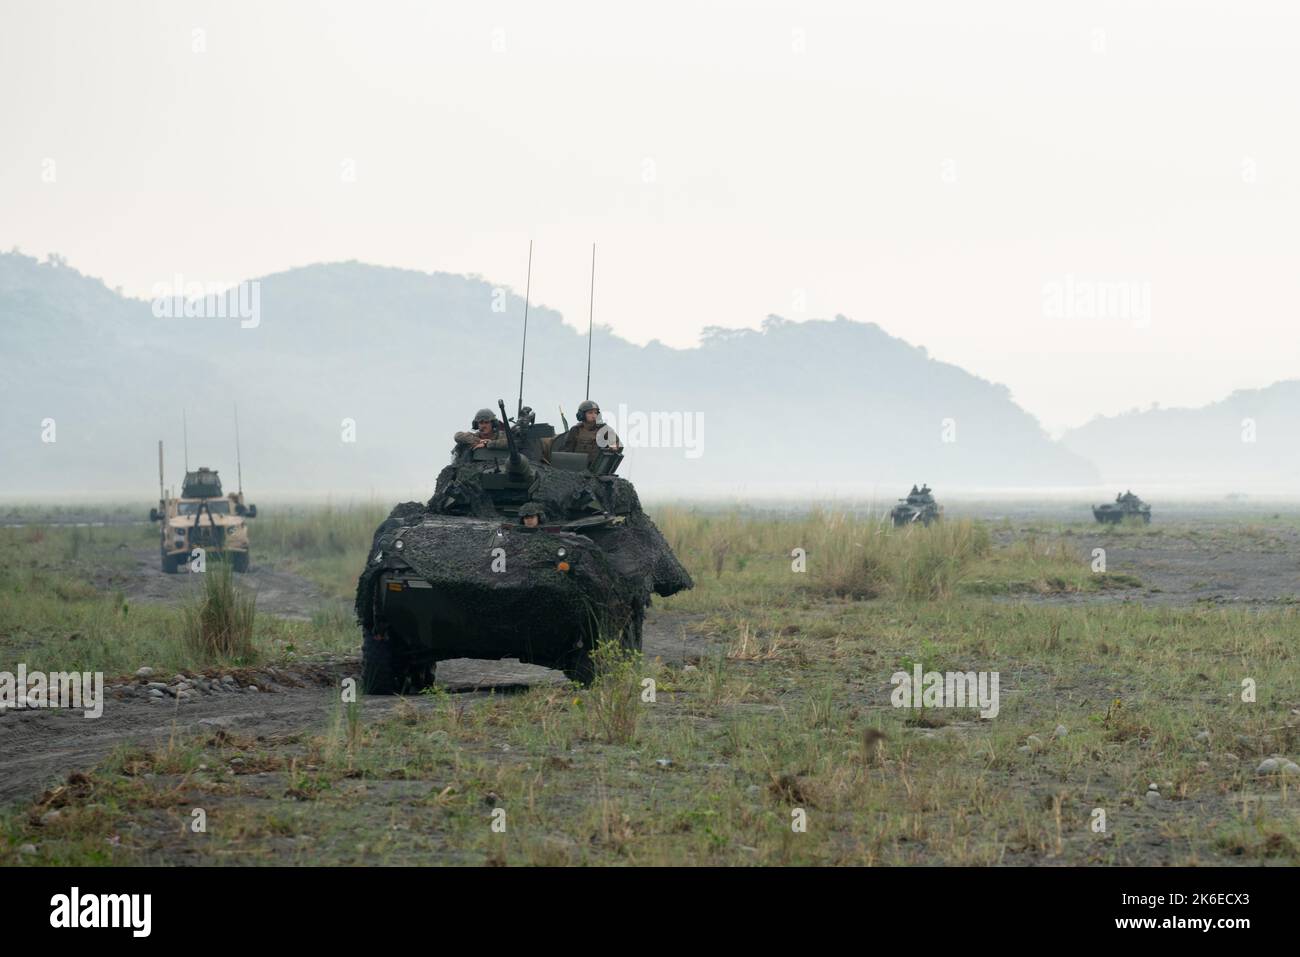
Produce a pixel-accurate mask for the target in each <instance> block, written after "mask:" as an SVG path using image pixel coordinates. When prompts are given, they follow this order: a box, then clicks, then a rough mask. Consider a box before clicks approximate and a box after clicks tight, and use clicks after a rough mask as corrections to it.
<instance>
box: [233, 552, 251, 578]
mask: <svg viewBox="0 0 1300 957" xmlns="http://www.w3.org/2000/svg"><path fill="white" fill-rule="evenodd" d="M230 564H231V567H232V568H234V570H235V571H237V572H240V573H241V574H242V573H243V572H246V571H248V552H235V553H234V555H233V556H232V561H231V563H230Z"/></svg>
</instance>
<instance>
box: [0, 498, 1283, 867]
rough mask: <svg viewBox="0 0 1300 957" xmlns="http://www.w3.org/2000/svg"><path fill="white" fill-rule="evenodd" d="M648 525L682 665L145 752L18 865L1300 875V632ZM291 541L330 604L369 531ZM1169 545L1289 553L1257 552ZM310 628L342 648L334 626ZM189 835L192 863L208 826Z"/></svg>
mask: <svg viewBox="0 0 1300 957" xmlns="http://www.w3.org/2000/svg"><path fill="white" fill-rule="evenodd" d="M328 514H329V513H327V515H328ZM379 517H382V516H379ZM654 517H655V519H656V521H657V522H658V523H659V524H660V527H661V528H662V530H663V531H664V533H665V535H667V536H668V538H669V540H670V542H671V543H672V544H673V546H674V548H675V549H677V551H678V554H679V555H680V556H681V557H682V559H683V560H684V562H685V563H686V564H687V567H688V568H689V570H690V571H691V573H692V575H693V576H695V578H696V582H697V588H696V590H695V591H694V592H688V593H685V594H683V595H679V596H675V597H673V598H671V599H668V600H665V601H660V602H656V606H655V611H654V614H655V615H660V616H666V617H665V618H664V620H666V621H669V622H672V623H676V626H678V627H682V628H687V629H691V630H693V631H695V632H696V633H697V634H698V636H699V637H701V638H703V639H704V642H705V643H704V647H705V649H706V650H704V651H701V652H699V653H698V654H696V655H694V656H693V657H692V658H690V659H689V660H688V661H687V662H683V663H677V664H665V663H664V662H662V661H657V660H654V658H653V657H650V656H645V657H642V656H618V660H616V661H610V662H607V663H606V664H607V667H606V669H605V672H604V674H603V676H602V677H601V679H600V680H598V681H597V683H596V684H595V685H594V686H593V687H592V688H590V689H585V690H583V689H577V688H574V687H572V686H559V687H556V686H549V687H538V688H533V689H530V690H526V691H523V692H521V693H518V694H501V695H492V696H488V697H483V698H470V697H468V696H463V695H452V694H447V693H446V692H445V691H437V690H435V691H434V692H432V693H430V694H427V695H422V696H419V697H418V698H416V699H412V700H409V701H405V702H401V703H399V704H397V705H396V706H392V707H383V708H382V709H381V707H380V703H379V702H376V701H375V700H373V699H365V700H363V702H362V703H361V704H360V705H345V704H342V703H340V704H338V705H336V706H334V707H335V710H333V711H332V712H331V713H330V714H329V715H328V717H327V719H326V720H325V721H324V722H323V724H322V726H321V727H318V728H314V729H308V730H306V731H304V732H303V733H302V734H300V735H293V736H289V737H287V738H283V739H277V740H274V741H257V740H255V739H252V738H243V737H240V736H238V735H231V734H229V733H226V732H221V733H218V734H216V735H210V736H199V737H178V738H177V739H175V740H173V741H172V742H170V743H169V744H168V745H166V746H164V747H162V748H158V749H139V748H133V749H126V750H124V751H122V752H121V753H119V754H118V755H116V756H115V757H114V759H113V760H111V761H109V762H108V763H107V764H106V765H104V766H103V767H101V768H100V769H97V770H96V771H94V772H93V773H91V774H89V775H85V776H77V777H75V778H74V779H73V780H71V781H69V783H68V784H67V785H65V786H64V788H63V789H62V790H59V791H56V792H54V793H53V794H52V795H50V796H48V797H47V798H46V799H44V800H42V801H40V802H37V803H36V804H35V805H32V806H28V807H24V808H19V809H14V810H12V811H10V812H8V813H6V814H3V815H0V864H7V863H17V862H19V861H22V862H24V863H40V864H49V863H64V864H98V863H115V864H148V863H182V862H183V863H212V864H217V863H223V864H224V863H260V862H277V863H312V864H330V863H392V864H402V863H409V864H416V863H427V862H428V861H430V860H434V861H438V862H440V863H464V864H482V863H521V864H574V863H586V864H619V863H633V864H670V863H686V864H728V865H735V864H921V865H924V864H957V865H988V864H1052V863H1066V864H1143V865H1146V864H1162V865H1189V864H1190V865H1195V864H1222V863H1247V864H1285V865H1295V864H1298V863H1300V813H1297V812H1300V799H1298V798H1297V795H1296V793H1295V792H1296V788H1297V787H1300V782H1294V781H1288V780H1287V779H1284V778H1280V779H1261V778H1257V777H1255V775H1254V773H1253V772H1254V768H1255V766H1256V765H1257V764H1258V762H1259V760H1261V759H1262V758H1263V757H1266V756H1268V755H1271V754H1275V753H1276V754H1283V755H1288V756H1290V757H1291V758H1292V759H1293V760H1294V759H1295V758H1296V756H1297V753H1298V752H1300V715H1297V714H1296V713H1295V709H1300V667H1298V665H1300V662H1298V661H1297V655H1300V609H1297V608H1296V607H1294V606H1280V607H1271V608H1255V609H1247V608H1235V607H1234V608H1223V607H1203V606H1192V607H1166V606H1152V605H1144V604H1140V603H1137V602H1122V603H1116V602H1109V601H1104V602H1096V603H1080V604H1071V605H1057V604H1051V603H1045V602H1039V601H1037V597H1038V596H1039V595H1044V594H1046V595H1052V594H1058V593H1078V594H1087V593H1091V592H1096V591H1099V590H1106V589H1110V588H1119V589H1123V590H1128V589H1131V588H1133V587H1134V586H1135V585H1137V584H1139V583H1137V582H1135V581H1134V580H1130V579H1126V578H1123V577H1121V576H1115V575H1106V576H1103V575H1096V574H1094V573H1093V572H1092V571H1091V568H1090V560H1089V558H1088V553H1089V548H1090V547H1091V544H1092V543H1093V542H1094V541H1095V540H1096V539H1097V536H1098V532H1097V530H1096V529H1093V528H1087V529H1086V531H1085V526H1083V525H1082V523H1080V524H1079V525H1077V526H1068V525H1067V526H1062V527H1061V528H1059V529H1055V530H1053V529H1049V528H1041V529H1037V530H1035V531H1032V532H1028V533H1022V532H1017V533H1015V534H1014V535H1011V534H1010V531H1011V530H1010V529H1008V528H1006V527H1001V526H998V525H989V524H987V523H981V522H974V521H968V520H967V521H963V520H955V521H947V522H944V523H942V524H940V525H936V526H933V527H931V528H929V529H924V528H921V529H915V528H913V529H906V530H898V531H895V530H893V529H892V528H887V527H884V526H882V525H879V524H878V523H874V522H871V521H869V520H864V519H858V518H852V517H844V516H836V515H832V514H829V513H822V514H815V515H809V516H804V517H798V518H789V519H779V520H778V519H759V518H755V517H752V516H745V515H741V514H736V513H721V514H718V513H714V514H702V513H692V512H689V511H685V510H664V511H661V512H658V513H656V514H655V515H654ZM372 518H374V519H375V521H378V518H376V516H375V515H373V514H372V515H367V516H366V518H365V521H366V522H369V521H370V519H372ZM259 521H260V520H259ZM296 521H299V519H294V518H292V517H289V516H285V517H283V518H281V519H278V526H277V527H276V528H272V529H271V530H270V531H269V532H267V533H266V534H267V539H268V540H267V542H266V543H265V548H266V552H265V554H267V555H270V556H277V555H282V556H283V558H282V559H281V558H275V559H268V560H275V561H277V563H278V562H279V561H281V560H283V561H286V562H292V563H294V567H298V568H300V569H304V570H307V569H314V572H313V574H316V575H320V576H321V578H320V579H319V580H321V581H327V580H329V578H330V575H331V574H332V572H331V571H330V569H331V568H334V567H337V568H339V569H343V568H345V567H346V568H350V569H352V571H351V572H350V574H355V569H356V568H359V567H360V565H361V562H362V560H363V558H364V550H365V548H366V547H367V546H368V544H369V530H367V531H366V532H365V534H364V535H362V534H361V530H360V529H361V526H362V524H363V523H362V522H361V520H360V519H356V520H355V525H354V526H353V527H352V531H346V529H347V528H348V527H349V524H348V523H349V522H353V520H352V519H349V520H348V521H347V522H340V521H338V520H337V516H335V517H321V516H308V515H305V516H303V517H302V519H301V521H302V522H303V523H304V524H305V526H306V527H304V528H301V529H297V528H295V527H294V523H295V522H296ZM331 524H338V525H339V526H340V528H339V529H336V530H335V531H334V534H332V535H331V534H330V530H329V526H330V525H331ZM259 527H265V526H255V527H254V536H255V537H254V548H255V549H256V548H258V547H259V544H258V542H259V540H258V538H257V537H256V535H257V531H258V528H259ZM272 533H273V534H272ZM1103 534H1108V535H1109V534H1120V535H1126V536H1155V535H1156V534H1157V532H1156V531H1153V530H1151V529H1145V528H1144V529H1139V530H1132V531H1131V530H1129V529H1120V530H1118V531H1110V530H1106V531H1105V532H1104V533H1103ZM1160 534H1163V535H1175V534H1176V535H1179V536H1186V535H1195V534H1204V535H1205V536H1206V538H1207V540H1211V541H1214V540H1219V539H1217V538H1215V536H1222V537H1223V540H1230V541H1232V542H1233V543H1235V544H1236V545H1238V546H1246V547H1255V546H1258V547H1273V546H1272V545H1271V544H1270V543H1271V542H1273V541H1275V536H1274V535H1273V534H1272V533H1271V532H1270V530H1268V529H1259V530H1249V527H1248V526H1242V527H1238V528H1236V529H1217V530H1212V531H1208V532H1198V531H1197V529H1195V528H1178V529H1172V528H1166V529H1163V530H1160ZM110 543H111V540H110ZM20 544H21V543H20ZM105 544H106V542H105V541H101V540H100V537H99V536H98V535H97V536H96V538H95V539H94V540H93V541H82V542H80V544H78V545H77V546H76V547H77V549H78V553H77V555H76V556H75V557H72V558H69V557H68V552H69V550H70V549H71V547H72V546H71V544H70V542H69V541H67V540H56V539H55V538H53V537H51V538H49V539H47V540H45V541H42V542H38V543H31V545H30V549H31V550H25V549H26V548H27V546H24V547H23V548H19V549H16V550H15V549H4V550H0V555H3V556H6V557H4V558H0V562H2V563H3V564H0V586H2V587H4V588H5V589H6V591H5V592H4V594H5V595H6V597H7V596H8V591H7V589H8V588H9V586H10V585H12V584H13V582H15V581H16V582H20V583H23V582H29V580H30V574H29V572H30V569H27V568H26V566H24V567H22V568H18V567H11V565H13V564H14V562H15V559H14V557H13V556H14V555H18V556H25V557H24V558H23V560H24V561H35V562H38V563H39V562H40V561H49V562H51V563H53V564H55V565H58V566H59V567H68V565H67V563H69V562H72V563H78V562H84V561H87V560H88V556H91V557H93V556H94V555H96V554H98V550H100V549H101V548H102V547H103V546H105ZM795 548H802V549H804V553H805V557H806V566H805V570H804V571H796V570H795V567H794V566H793V565H792V563H794V562H795V561H796V559H795V557H794V556H791V554H790V553H791V551H792V550H793V549H795ZM350 563H352V564H350ZM77 580H78V578H77V576H75V575H70V576H67V577H66V579H64V582H63V587H64V588H65V589H66V590H67V593H66V594H65V595H64V596H63V597H58V596H57V595H56V594H55V593H54V591H53V586H52V585H50V586H48V588H47V586H45V585H42V586H40V587H41V589H42V591H41V595H42V596H43V597H42V598H41V601H42V602H47V604H42V605H40V606H39V607H38V606H36V605H30V606H25V608H26V613H27V616H26V617H25V616H22V615H16V614H14V613H12V612H11V610H10V609H9V608H8V607H7V606H8V603H6V605H5V608H4V611H3V612H0V614H3V615H4V616H6V617H4V618H2V619H0V621H2V622H3V633H4V635H5V640H6V642H7V641H9V640H10V639H12V637H13V635H14V634H15V633H16V632H15V629H18V628H22V629H27V630H28V631H31V630H33V629H34V628H37V627H41V628H44V627H45V625H40V626H38V625H36V624H35V623H36V622H40V621H43V619H41V618H40V617H39V615H42V614H50V613H52V612H53V609H54V608H55V606H58V607H61V608H64V609H70V608H80V609H83V610H85V609H88V608H91V607H95V608H98V607H99V606H100V604H101V603H104V606H103V607H104V608H105V609H108V610H110V611H111V609H112V607H113V605H112V603H113V597H112V596H111V595H108V596H103V595H99V596H97V595H96V594H93V593H92V592H93V590H92V591H87V590H86V589H84V588H79V587H78V586H77V585H76V582H77ZM335 581H336V585H337V587H339V588H340V589H341V588H342V587H343V585H344V584H346V581H345V579H344V578H343V576H342V575H341V574H340V575H339V576H338V577H337V578H336V579H335ZM855 594H859V595H860V594H873V595H874V596H875V597H873V598H871V599H870V600H867V601H862V600H854V599H853V598H852V597H851V596H853V595H855ZM1009 599H1010V600H1009ZM24 600H35V599H34V598H33V597H32V596H30V595H29V596H28V598H27V599H24ZM137 611H138V609H137V608H136V607H135V606H134V605H132V606H131V608H130V611H129V613H126V614H125V615H124V614H123V613H121V612H120V611H119V612H117V613H116V614H117V615H118V617H119V618H120V617H127V618H129V619H130V620H131V621H132V622H134V621H135V620H136V618H135V616H136V615H137ZM65 613H67V612H65ZM101 613H105V614H106V613H107V612H103V611H102V610H101ZM111 617H112V616H111V615H110V618H111ZM113 620H114V622H115V623H114V624H112V625H111V626H105V627H106V628H109V631H110V633H111V634H116V635H119V636H121V635H125V634H126V633H127V631H128V630H129V629H128V628H127V627H126V626H123V625H122V623H121V622H120V621H117V620H116V619H113ZM264 627H268V626H267V624H266V623H265V622H263V620H262V616H260V615H259V616H258V621H257V625H256V628H255V631H259V630H260V629H262V628H264ZM302 627H303V628H304V629H306V630H308V631H312V632H319V631H329V630H331V629H334V628H343V627H344V623H343V622H341V621H340V620H338V619H337V618H335V617H333V616H332V613H327V612H322V613H321V615H320V617H319V620H318V621H317V622H313V623H312V624H310V625H306V624H304V625H302ZM266 639H267V634H266V633H264V632H263V633H261V634H260V637H258V638H257V641H258V642H259V643H260V644H261V645H262V646H263V647H265V646H266ZM177 647H179V643H178V642H177ZM915 664H920V665H921V666H922V667H923V669H925V670H938V671H996V672H997V673H998V674H999V676H1000V696H1001V700H1000V712H999V714H998V716H997V717H996V718H994V719H992V720H982V719H980V718H978V717H977V716H976V715H975V714H974V713H973V712H972V711H971V710H970V709H964V710H951V711H950V710H926V711H921V712H915V711H912V710H910V709H895V708H893V707H892V705H891V703H890V692H891V690H892V687H891V685H890V675H891V674H892V673H894V672H895V671H899V670H904V671H908V670H910V669H911V667H912V666H913V665H915ZM1246 679H1250V680H1251V681H1252V682H1253V683H1254V685H1255V687H1256V691H1257V695H1256V700H1255V701H1253V702H1246V701H1243V700H1242V695H1241V688H1242V682H1243V680H1246ZM647 682H650V684H649V685H647ZM647 688H651V689H653V700H648V696H647V695H646V694H645V692H646V690H647ZM385 704H389V703H385ZM1058 725H1060V726H1064V728H1065V729H1066V733H1065V735H1064V736H1063V737H1057V736H1055V734H1054V730H1055V729H1056V728H1057V726H1058ZM1202 731H1208V732H1209V740H1208V741H1203V740H1198V737H1197V736H1198V734H1199V733H1200V732H1202ZM1031 736H1032V738H1033V739H1034V742H1031ZM1031 743H1033V746H1032V747H1031ZM1022 748H1023V749H1025V750H1021V749H1022ZM150 775H151V776H150ZM1151 782H1156V783H1158V785H1159V790H1160V793H1161V794H1162V795H1163V796H1164V798H1165V800H1164V801H1163V802H1162V804H1161V806H1160V807H1157V808H1153V807H1149V806H1148V805H1147V803H1146V801H1145V798H1144V796H1145V794H1146V792H1147V790H1148V785H1149V784H1150V783H1151ZM194 807H202V808H204V809H205V811H206V812H207V816H208V830H207V832H206V833H204V834H201V835H200V834H195V833H193V832H192V831H190V830H189V829H188V827H187V826H186V825H187V822H188V820H189V815H190V813H191V811H192V809H193V808H194ZM1095 809H1102V810H1104V811H1105V813H1106V818H1107V830H1106V832H1105V833H1101V834H1099V833H1095V832H1094V831H1093V830H1092V828H1091V826H1090V825H1091V822H1092V815H1093V812H1094V810H1095ZM51 810H59V811H60V813H59V814H58V815H56V816H55V817H53V818H46V821H45V823H42V818H43V817H45V816H47V815H48V813H49V811H51ZM497 811H504V812H505V822H506V829H505V831H504V832H501V831H497V830H493V828H492V823H493V821H494V816H493V815H494V812H497ZM796 812H803V813H804V814H805V815H806V820H807V823H808V827H807V830H806V831H805V832H797V831H795V830H793V829H792V827H791V824H792V821H793V820H794V815H795V813H796ZM23 844H33V845H36V846H37V847H38V849H39V850H38V854H37V855H35V856H34V857H33V856H23V855H21V854H20V853H19V850H18V849H19V847H20V846H22V845H23Z"/></svg>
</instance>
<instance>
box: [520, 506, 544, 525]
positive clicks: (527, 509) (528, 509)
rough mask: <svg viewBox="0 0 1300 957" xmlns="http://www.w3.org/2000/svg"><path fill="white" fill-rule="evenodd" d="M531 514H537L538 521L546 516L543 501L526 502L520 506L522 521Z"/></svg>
mask: <svg viewBox="0 0 1300 957" xmlns="http://www.w3.org/2000/svg"><path fill="white" fill-rule="evenodd" d="M530 515H536V516H537V519H538V521H540V520H541V519H543V518H545V517H546V509H545V508H543V507H542V503H541V502H525V503H524V504H523V505H520V506H519V518H520V520H521V521H522V520H523V519H525V518H528V517H529V516H530Z"/></svg>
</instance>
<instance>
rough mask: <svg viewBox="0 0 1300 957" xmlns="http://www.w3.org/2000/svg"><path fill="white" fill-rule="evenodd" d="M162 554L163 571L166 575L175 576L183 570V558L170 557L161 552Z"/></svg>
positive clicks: (178, 556)
mask: <svg viewBox="0 0 1300 957" xmlns="http://www.w3.org/2000/svg"><path fill="white" fill-rule="evenodd" d="M161 554H162V570H163V574H164V575H175V574H176V573H177V572H179V571H180V570H181V558H182V557H183V556H181V555H168V554H167V553H166V552H161Z"/></svg>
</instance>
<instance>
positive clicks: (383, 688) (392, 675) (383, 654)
mask: <svg viewBox="0 0 1300 957" xmlns="http://www.w3.org/2000/svg"><path fill="white" fill-rule="evenodd" d="M397 690H398V688H397V672H396V670H395V669H394V667H393V643H392V642H391V641H388V640H384V641H376V640H375V639H374V637H373V636H372V635H370V634H363V635H362V637H361V692H362V694H396V693H397Z"/></svg>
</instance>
